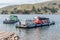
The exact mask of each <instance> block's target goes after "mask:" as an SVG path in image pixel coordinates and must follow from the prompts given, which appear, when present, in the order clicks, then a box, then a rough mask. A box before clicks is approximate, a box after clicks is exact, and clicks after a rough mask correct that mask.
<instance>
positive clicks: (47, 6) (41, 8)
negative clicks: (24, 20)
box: [0, 0, 60, 14]
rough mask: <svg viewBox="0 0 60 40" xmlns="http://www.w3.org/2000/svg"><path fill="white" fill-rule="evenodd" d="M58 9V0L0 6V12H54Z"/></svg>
mask: <svg viewBox="0 0 60 40" xmlns="http://www.w3.org/2000/svg"><path fill="white" fill-rule="evenodd" d="M59 10H60V1H56V0H55V1H47V2H44V3H35V4H22V5H10V6H7V7H3V8H0V13H1V14H54V13H57V12H58V11H59Z"/></svg>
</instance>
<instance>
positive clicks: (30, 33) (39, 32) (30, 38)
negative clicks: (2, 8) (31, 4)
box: [0, 14, 60, 40]
mask: <svg viewBox="0 0 60 40" xmlns="http://www.w3.org/2000/svg"><path fill="white" fill-rule="evenodd" d="M35 16H44V17H48V18H50V20H53V21H55V22H56V24H55V25H52V26H49V27H48V26H45V27H42V28H41V27H40V28H33V29H17V28H15V25H16V24H3V20H4V19H5V18H7V17H9V15H0V31H7V32H15V33H17V34H18V35H19V36H20V40H60V15H45V14H44V15H18V17H19V19H33V18H32V17H35Z"/></svg>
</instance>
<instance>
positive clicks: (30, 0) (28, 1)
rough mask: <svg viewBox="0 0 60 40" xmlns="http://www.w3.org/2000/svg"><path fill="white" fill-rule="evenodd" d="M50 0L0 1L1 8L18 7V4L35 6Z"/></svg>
mask: <svg viewBox="0 0 60 40" xmlns="http://www.w3.org/2000/svg"><path fill="white" fill-rule="evenodd" d="M45 1H50V0H0V8H1V7H5V6H8V5H16V4H33V3H39V2H45Z"/></svg>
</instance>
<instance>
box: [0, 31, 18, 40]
mask: <svg viewBox="0 0 60 40" xmlns="http://www.w3.org/2000/svg"><path fill="white" fill-rule="evenodd" d="M15 37H16V38H15ZM8 39H9V40H10V39H12V40H15V39H16V40H18V35H16V34H15V33H13V32H0V40H8Z"/></svg>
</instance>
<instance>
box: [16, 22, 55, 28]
mask: <svg viewBox="0 0 60 40" xmlns="http://www.w3.org/2000/svg"><path fill="white" fill-rule="evenodd" d="M54 24H55V22H51V23H46V24H35V26H31V25H30V26H27V25H24V26H22V25H16V28H37V27H43V26H50V25H54Z"/></svg>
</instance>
